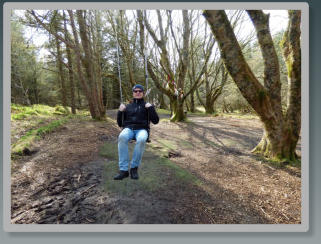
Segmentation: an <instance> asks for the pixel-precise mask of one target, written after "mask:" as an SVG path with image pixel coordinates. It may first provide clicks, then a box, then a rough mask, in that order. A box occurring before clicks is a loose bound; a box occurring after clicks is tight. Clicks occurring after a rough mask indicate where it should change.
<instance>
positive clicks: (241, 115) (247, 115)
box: [218, 112, 259, 119]
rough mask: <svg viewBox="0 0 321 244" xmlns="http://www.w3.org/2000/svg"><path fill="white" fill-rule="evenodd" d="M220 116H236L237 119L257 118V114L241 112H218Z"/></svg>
mask: <svg viewBox="0 0 321 244" xmlns="http://www.w3.org/2000/svg"><path fill="white" fill-rule="evenodd" d="M218 115H219V116H221V117H229V118H237V119H259V116H257V115H256V114H250V113H241V112H234V113H228V114H227V113H219V114H218Z"/></svg>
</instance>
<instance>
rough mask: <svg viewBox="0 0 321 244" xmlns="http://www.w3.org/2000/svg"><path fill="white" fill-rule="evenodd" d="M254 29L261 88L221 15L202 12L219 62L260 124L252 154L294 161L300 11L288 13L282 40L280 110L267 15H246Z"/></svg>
mask: <svg viewBox="0 0 321 244" xmlns="http://www.w3.org/2000/svg"><path fill="white" fill-rule="evenodd" d="M247 12H248V15H249V16H250V18H251V20H252V22H253V24H254V27H255V29H256V33H257V38H258V42H259V45H260V48H261V52H262V56H263V59H264V85H261V84H260V83H259V81H258V80H257V78H256V77H255V75H254V74H253V72H252V70H251V69H250V67H249V66H248V64H247V62H246V61H245V59H244V56H243V54H242V52H241V48H240V45H239V43H238V42H237V39H236V37H235V34H234V32H233V29H232V27H231V24H230V22H229V21H228V18H227V16H226V14H225V12H224V11H221V10H205V11H204V16H205V18H206V20H207V21H208V23H209V24H210V26H211V30H212V32H213V34H214V36H215V38H216V40H217V42H218V44H219V48H220V51H221V55H222V59H223V61H224V64H225V67H226V68H227V70H228V72H229V74H230V75H231V77H232V78H233V80H234V82H235V83H236V85H237V86H238V88H239V90H240V91H241V93H242V95H243V96H244V97H245V99H246V100H247V101H248V102H249V104H250V105H251V106H252V107H253V109H254V110H255V111H256V113H257V114H258V115H259V117H260V119H261V120H262V122H263V124H264V133H263V136H262V139H261V141H260V142H259V144H258V145H257V146H256V147H255V148H254V149H253V152H257V153H259V154H263V155H264V156H267V157H269V158H276V159H279V160H286V161H288V160H290V161H293V160H296V159H297V155H296V153H295V147H296V144H297V142H298V139H299V134H300V129H301V128H300V124H301V115H300V111H301V102H300V100H301V95H300V94H301V49H300V16H301V12H300V11H289V24H288V28H287V31H286V33H285V35H284V38H283V44H282V48H283V55H284V58H285V60H286V62H287V68H288V77H289V101H288V107H287V110H286V112H285V113H283V111H282V107H281V84H280V71H279V63H278V58H277V55H276V51H275V48H274V46H273V41H272V37H271V34H270V31H269V15H267V14H264V13H263V11H260V10H249V11H247Z"/></svg>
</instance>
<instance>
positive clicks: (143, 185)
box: [99, 142, 201, 196]
mask: <svg viewBox="0 0 321 244" xmlns="http://www.w3.org/2000/svg"><path fill="white" fill-rule="evenodd" d="M134 146H135V144H134V143H132V144H131V143H130V144H129V152H130V156H131V154H132V151H133V149H134ZM156 148H158V147H157V146H146V149H145V152H144V155H143V159H142V163H141V165H140V167H139V170H138V173H139V180H131V179H130V177H129V178H126V179H123V180H121V181H115V180H113V177H114V176H115V175H116V174H117V173H118V170H119V168H118V157H117V154H118V151H117V143H112V142H107V143H105V144H104V145H103V146H102V147H101V148H100V150H99V151H100V155H102V156H105V157H107V158H108V159H109V160H108V162H107V163H106V165H105V170H104V178H105V179H106V182H105V185H104V188H105V189H106V191H109V192H113V193H117V194H120V195H125V196H130V195H131V194H133V193H136V192H139V191H140V192H148V193H153V192H154V193H155V192H158V191H159V190H166V189H167V188H168V185H169V184H171V185H180V184H186V183H192V184H200V182H201V181H200V180H198V179H197V178H196V177H195V176H194V175H192V174H191V173H189V172H188V171H186V170H185V169H183V168H181V167H179V166H178V165H176V164H175V163H173V162H172V161H171V160H170V159H167V158H164V157H162V156H160V155H159V150H157V149H156ZM130 158H131V157H130Z"/></svg>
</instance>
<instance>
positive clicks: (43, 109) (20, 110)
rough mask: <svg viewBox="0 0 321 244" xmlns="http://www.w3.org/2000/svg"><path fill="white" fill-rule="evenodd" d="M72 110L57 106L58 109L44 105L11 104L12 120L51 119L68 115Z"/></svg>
mask: <svg viewBox="0 0 321 244" xmlns="http://www.w3.org/2000/svg"><path fill="white" fill-rule="evenodd" d="M69 110H70V108H67V109H65V108H64V107H62V106H60V105H57V106H56V107H50V106H48V105H43V104H34V105H32V106H23V105H18V104H14V103H12V104H11V120H13V121H14V120H23V119H27V118H30V117H32V116H37V117H50V116H54V115H67V114H69V112H70V111H69Z"/></svg>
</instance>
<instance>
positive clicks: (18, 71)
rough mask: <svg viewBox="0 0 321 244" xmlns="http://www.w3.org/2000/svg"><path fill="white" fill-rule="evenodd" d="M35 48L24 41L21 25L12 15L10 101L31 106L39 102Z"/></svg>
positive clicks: (37, 64)
mask: <svg viewBox="0 0 321 244" xmlns="http://www.w3.org/2000/svg"><path fill="white" fill-rule="evenodd" d="M36 51H37V50H36V48H35V46H34V45H32V44H31V43H30V41H27V40H25V38H24V33H23V28H22V25H21V24H20V23H19V22H18V20H17V17H16V16H15V15H14V14H13V16H12V21H11V98H12V99H11V100H12V102H15V103H21V104H26V105H31V104H34V103H38V102H39V96H40V95H39V88H38V83H39V81H38V78H39V76H40V73H41V72H40V71H39V62H38V61H37V58H36Z"/></svg>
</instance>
